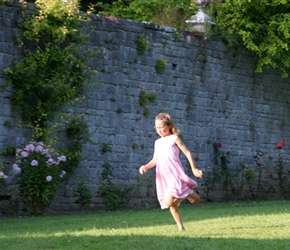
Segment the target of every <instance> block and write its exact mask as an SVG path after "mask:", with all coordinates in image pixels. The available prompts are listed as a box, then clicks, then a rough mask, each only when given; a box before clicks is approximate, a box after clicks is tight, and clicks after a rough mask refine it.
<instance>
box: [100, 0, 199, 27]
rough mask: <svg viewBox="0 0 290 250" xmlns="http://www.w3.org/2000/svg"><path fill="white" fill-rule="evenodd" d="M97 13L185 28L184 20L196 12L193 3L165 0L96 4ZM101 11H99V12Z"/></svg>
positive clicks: (180, 0) (182, 0)
mask: <svg viewBox="0 0 290 250" xmlns="http://www.w3.org/2000/svg"><path fill="white" fill-rule="evenodd" d="M96 7H97V8H98V11H97V13H98V14H100V15H110V16H114V17H122V18H126V19H131V20H136V21H140V22H144V21H146V22H152V23H156V24H159V25H166V26H171V27H174V28H178V29H184V28H185V20H186V19H187V18H189V17H190V16H191V15H192V14H194V13H195V12H196V11H197V7H196V5H195V4H194V3H193V1H189V0H179V1H173V0H169V1H165V0H129V1H113V2H111V3H108V2H106V3H104V2H98V3H97V4H96ZM100 9H101V10H100Z"/></svg>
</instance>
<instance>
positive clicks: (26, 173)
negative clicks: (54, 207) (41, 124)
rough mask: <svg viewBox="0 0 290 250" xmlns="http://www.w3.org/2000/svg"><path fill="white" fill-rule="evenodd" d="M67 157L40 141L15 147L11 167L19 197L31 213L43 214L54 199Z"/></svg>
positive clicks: (63, 173)
mask: <svg viewBox="0 0 290 250" xmlns="http://www.w3.org/2000/svg"><path fill="white" fill-rule="evenodd" d="M65 161H66V157H65V156H63V155H61V156H60V155H59V154H58V153H57V152H56V151H55V150H54V149H53V148H52V147H50V146H47V145H44V144H43V143H42V142H31V143H29V144H28V145H26V146H25V148H24V149H21V148H19V149H17V151H16V163H15V164H13V170H14V172H15V173H16V181H17V184H18V188H19V193H20V197H21V198H22V201H23V203H24V206H25V208H26V209H27V210H28V211H29V212H31V214H34V215H39V214H43V212H44V210H45V208H46V207H47V206H49V204H50V203H51V202H52V200H53V199H54V196H55V194H56V191H57V190H58V187H59V185H60V183H61V181H62V180H63V177H64V176H65V174H66V172H65V171H64V170H63V167H62V166H63V163H64V162H65Z"/></svg>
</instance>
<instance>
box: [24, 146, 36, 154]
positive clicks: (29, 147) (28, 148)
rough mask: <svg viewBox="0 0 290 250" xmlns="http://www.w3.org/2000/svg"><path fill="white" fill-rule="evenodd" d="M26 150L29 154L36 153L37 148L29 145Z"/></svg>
mask: <svg viewBox="0 0 290 250" xmlns="http://www.w3.org/2000/svg"><path fill="white" fill-rule="evenodd" d="M24 150H26V151H27V152H34V150H35V146H34V145H33V144H28V145H27V146H26V147H25V148H24Z"/></svg>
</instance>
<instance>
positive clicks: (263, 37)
mask: <svg viewBox="0 0 290 250" xmlns="http://www.w3.org/2000/svg"><path fill="white" fill-rule="evenodd" d="M215 8H216V9H215V11H214V12H215V16H216V22H217V23H218V26H219V28H220V29H221V30H223V31H225V32H226V33H227V34H228V37H227V38H230V39H231V40H232V41H233V40H236V41H237V40H239V41H241V44H243V45H244V46H245V48H247V49H248V50H249V51H251V52H253V54H254V55H255V57H256V58H257V66H256V72H262V70H263V68H277V69H278V70H280V72H281V75H282V77H287V76H288V69H289V67H290V56H289V53H290V52H289V49H288V48H289V46H290V42H289V41H290V40H289V38H290V34H289V27H290V24H289V11H290V2H289V1H285V0H277V1H269V0H262V1H240V0H225V1H223V3H217V4H215ZM235 37H238V39H236V38H235ZM227 40H229V39H227Z"/></svg>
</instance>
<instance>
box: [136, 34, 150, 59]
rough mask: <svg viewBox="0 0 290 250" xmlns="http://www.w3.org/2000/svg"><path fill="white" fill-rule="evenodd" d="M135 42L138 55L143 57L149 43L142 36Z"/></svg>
mask: <svg viewBox="0 0 290 250" xmlns="http://www.w3.org/2000/svg"><path fill="white" fill-rule="evenodd" d="M135 42H136V45H137V51H138V55H144V53H145V51H146V49H147V48H148V46H149V41H148V40H147V38H146V37H143V36H138V37H137V38H136V40H135Z"/></svg>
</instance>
